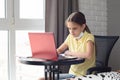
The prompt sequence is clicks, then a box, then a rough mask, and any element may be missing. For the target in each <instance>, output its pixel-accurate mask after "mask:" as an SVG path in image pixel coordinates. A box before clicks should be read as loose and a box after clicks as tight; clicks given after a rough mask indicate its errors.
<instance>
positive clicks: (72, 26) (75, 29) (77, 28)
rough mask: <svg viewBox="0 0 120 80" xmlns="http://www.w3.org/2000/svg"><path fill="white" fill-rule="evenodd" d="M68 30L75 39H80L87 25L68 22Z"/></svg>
mask: <svg viewBox="0 0 120 80" xmlns="http://www.w3.org/2000/svg"><path fill="white" fill-rule="evenodd" d="M67 28H68V30H69V33H70V34H71V35H73V37H78V36H79V34H80V33H81V32H83V30H84V28H85V24H83V25H82V26H81V25H79V24H76V23H74V22H67Z"/></svg>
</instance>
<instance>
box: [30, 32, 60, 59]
mask: <svg viewBox="0 0 120 80" xmlns="http://www.w3.org/2000/svg"><path fill="white" fill-rule="evenodd" d="M28 34H29V40H30V46H31V51H32V57H33V58H40V59H45V60H57V59H58V55H57V53H56V47H55V41H54V34H53V33H52V32H45V33H28Z"/></svg>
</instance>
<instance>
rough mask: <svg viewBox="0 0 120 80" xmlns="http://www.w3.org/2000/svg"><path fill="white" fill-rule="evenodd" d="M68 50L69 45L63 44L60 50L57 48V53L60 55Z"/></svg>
mask: <svg viewBox="0 0 120 80" xmlns="http://www.w3.org/2000/svg"><path fill="white" fill-rule="evenodd" d="M67 48H68V46H67V44H65V43H63V44H61V46H60V47H59V48H57V53H58V54H59V53H62V52H63V51H64V50H65V49H67Z"/></svg>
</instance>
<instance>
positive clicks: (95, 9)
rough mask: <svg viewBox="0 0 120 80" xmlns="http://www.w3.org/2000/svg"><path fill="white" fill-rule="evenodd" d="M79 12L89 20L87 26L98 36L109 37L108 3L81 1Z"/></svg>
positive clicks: (94, 0) (104, 0) (89, 0)
mask: <svg viewBox="0 0 120 80" xmlns="http://www.w3.org/2000/svg"><path fill="white" fill-rule="evenodd" d="M79 10H80V11H81V12H83V13H84V14H85V16H86V19H87V25H88V27H89V28H90V30H91V32H92V33H93V34H96V35H107V1H106V0H79Z"/></svg>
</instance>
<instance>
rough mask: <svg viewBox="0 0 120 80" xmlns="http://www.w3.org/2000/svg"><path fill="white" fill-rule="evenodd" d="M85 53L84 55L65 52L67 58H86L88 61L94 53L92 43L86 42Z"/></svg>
mask: <svg viewBox="0 0 120 80" xmlns="http://www.w3.org/2000/svg"><path fill="white" fill-rule="evenodd" d="M86 46H87V47H86V49H87V50H86V52H85V53H79V52H70V51H67V52H65V54H66V55H69V56H74V57H80V58H87V59H90V58H91V56H92V54H93V52H94V43H93V42H92V41H90V40H89V41H88V42H87V45H86Z"/></svg>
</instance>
